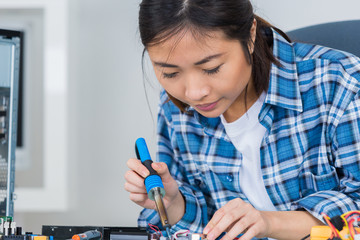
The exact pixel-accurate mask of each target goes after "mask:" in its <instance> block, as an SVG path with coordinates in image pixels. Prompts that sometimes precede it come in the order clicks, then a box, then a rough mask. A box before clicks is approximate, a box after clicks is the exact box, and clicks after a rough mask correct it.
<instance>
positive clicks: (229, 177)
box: [226, 173, 234, 182]
mask: <svg viewBox="0 0 360 240" xmlns="http://www.w3.org/2000/svg"><path fill="white" fill-rule="evenodd" d="M226 180H228V181H229V182H232V181H234V176H233V175H232V174H231V173H230V174H229V175H227V176H226Z"/></svg>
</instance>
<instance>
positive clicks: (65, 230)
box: [41, 225, 147, 240]
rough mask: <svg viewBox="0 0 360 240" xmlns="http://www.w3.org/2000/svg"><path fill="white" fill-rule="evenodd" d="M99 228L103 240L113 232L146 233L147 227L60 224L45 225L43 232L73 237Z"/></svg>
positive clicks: (60, 237)
mask: <svg viewBox="0 0 360 240" xmlns="http://www.w3.org/2000/svg"><path fill="white" fill-rule="evenodd" d="M91 230H97V231H99V232H101V234H102V238H103V240H110V239H111V237H110V235H111V234H129V235H131V234H138V235H146V236H147V232H146V229H145V228H138V227H103V226H59V225H43V226H42V230H41V234H42V235H45V236H52V237H53V239H54V240H66V239H71V238H72V236H74V235H75V234H78V233H83V232H86V231H91Z"/></svg>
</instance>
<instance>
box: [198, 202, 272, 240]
mask: <svg viewBox="0 0 360 240" xmlns="http://www.w3.org/2000/svg"><path fill="white" fill-rule="evenodd" d="M269 231H270V221H269V220H268V218H267V215H266V214H264V213H263V212H261V211H259V210H256V209H255V208H254V207H253V206H252V205H251V204H249V203H246V202H244V201H243V200H241V199H240V198H237V199H234V200H231V201H230V202H228V203H227V204H226V205H224V206H223V207H222V208H220V209H219V210H217V211H216V212H215V214H214V216H213V217H212V219H211V220H210V222H209V223H208V224H207V225H206V227H205V229H204V232H203V233H204V234H207V239H209V240H214V239H216V238H217V237H218V236H219V235H220V234H221V233H223V232H226V234H225V236H224V237H223V238H222V240H233V239H234V238H236V237H237V236H238V235H239V234H241V233H243V235H242V236H241V240H247V239H252V238H253V237H259V238H261V237H266V236H268V234H269Z"/></svg>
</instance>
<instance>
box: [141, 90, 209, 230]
mask: <svg viewBox="0 0 360 240" xmlns="http://www.w3.org/2000/svg"><path fill="white" fill-rule="evenodd" d="M162 98H163V99H162V102H163V104H161V106H160V110H159V113H158V124H157V131H158V152H157V161H161V162H165V163H166V164H167V165H168V168H169V171H170V173H171V175H172V176H173V177H174V179H175V180H176V181H177V183H178V186H179V190H180V192H181V194H182V196H183V197H184V199H185V214H184V216H183V217H182V219H181V220H180V221H179V222H177V223H176V224H175V225H173V226H172V227H171V230H170V231H171V232H172V233H174V232H176V231H178V230H181V229H188V230H190V232H201V231H202V228H203V227H204V225H206V224H207V206H206V201H205V198H204V196H203V193H202V192H201V191H198V190H197V189H195V187H194V186H191V185H190V184H188V181H187V179H186V177H185V176H186V174H185V168H184V166H183V163H182V162H181V157H180V156H179V155H178V154H177V153H176V152H177V146H176V145H177V143H176V140H172V139H175V138H174V137H173V138H172V137H171V135H172V133H171V132H169V131H172V128H171V127H170V125H171V115H170V111H171V110H170V107H169V106H168V102H167V101H166V98H167V97H166V94H162ZM164 108H165V109H166V110H165V109H164ZM167 113H169V114H167ZM149 223H151V224H153V225H156V226H158V227H159V228H160V229H161V230H164V229H163V228H162V226H161V222H160V218H159V216H158V214H157V213H156V211H155V210H152V209H144V210H142V212H141V214H140V216H139V218H138V225H139V226H140V227H147V228H148V230H149V231H151V230H150V229H149V227H148V224H149Z"/></svg>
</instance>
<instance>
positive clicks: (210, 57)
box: [195, 53, 223, 65]
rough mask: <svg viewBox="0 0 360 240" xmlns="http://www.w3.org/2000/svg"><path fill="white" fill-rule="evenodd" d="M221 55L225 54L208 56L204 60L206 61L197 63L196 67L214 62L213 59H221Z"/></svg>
mask: <svg viewBox="0 0 360 240" xmlns="http://www.w3.org/2000/svg"><path fill="white" fill-rule="evenodd" d="M221 55H223V53H219V54H215V55H211V56H207V57H206V58H204V59H202V60H200V61H198V62H196V63H195V65H201V64H204V63H207V62H209V61H210V60H212V59H214V58H218V57H220V56H221Z"/></svg>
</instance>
